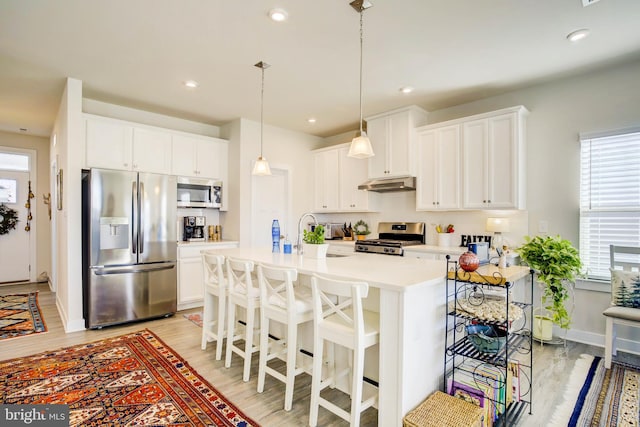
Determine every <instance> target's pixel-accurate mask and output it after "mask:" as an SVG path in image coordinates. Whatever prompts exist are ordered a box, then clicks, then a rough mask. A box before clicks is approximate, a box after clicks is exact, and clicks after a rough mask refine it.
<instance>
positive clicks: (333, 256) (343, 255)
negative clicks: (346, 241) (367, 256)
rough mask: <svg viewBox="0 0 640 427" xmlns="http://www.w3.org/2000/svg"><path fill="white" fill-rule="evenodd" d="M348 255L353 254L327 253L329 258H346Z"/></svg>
mask: <svg viewBox="0 0 640 427" xmlns="http://www.w3.org/2000/svg"><path fill="white" fill-rule="evenodd" d="M347 256H351V255H347V254H327V258H344V257H347Z"/></svg>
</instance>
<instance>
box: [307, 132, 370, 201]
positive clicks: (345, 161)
mask: <svg viewBox="0 0 640 427" xmlns="http://www.w3.org/2000/svg"><path fill="white" fill-rule="evenodd" d="M348 152H349V144H341V145H337V146H334V147H329V148H323V149H320V150H316V151H314V152H313V164H314V174H315V175H314V184H315V185H314V212H317V213H320V212H366V211H368V210H369V209H370V206H369V198H370V194H369V192H368V191H363V190H358V185H360V184H362V183H363V182H364V181H366V180H367V169H368V162H367V161H366V160H363V159H354V158H351V157H347V153H348Z"/></svg>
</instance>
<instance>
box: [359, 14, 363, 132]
mask: <svg viewBox="0 0 640 427" xmlns="http://www.w3.org/2000/svg"><path fill="white" fill-rule="evenodd" d="M363 15H364V9H361V10H360V135H362V50H363V48H362V43H363V39H364V31H363V28H362V27H363V21H364V20H363Z"/></svg>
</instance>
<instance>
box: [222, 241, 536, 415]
mask: <svg viewBox="0 0 640 427" xmlns="http://www.w3.org/2000/svg"><path fill="white" fill-rule="evenodd" d="M216 252H219V253H221V254H223V255H226V256H232V257H237V258H244V259H250V260H253V261H254V262H256V263H265V264H270V265H276V266H281V267H294V268H296V269H297V270H298V274H299V277H300V282H301V283H302V284H304V283H305V282H306V283H308V278H309V277H310V276H311V275H312V274H314V273H317V274H321V275H326V276H329V277H333V278H337V279H342V280H360V281H366V282H368V283H369V286H370V292H369V296H368V298H367V299H366V300H365V302H364V303H365V307H366V308H367V309H369V310H374V311H378V312H379V313H380V344H379V346H378V348H377V354H376V355H374V356H377V357H370V354H369V353H367V357H366V358H365V364H367V367H365V376H366V377H369V378H372V379H374V380H377V381H378V383H379V388H378V393H379V403H378V425H379V426H385V427H387V426H401V425H402V417H403V416H404V415H405V414H406V413H407V412H409V411H410V410H411V409H413V408H414V407H415V406H417V405H418V404H419V403H421V402H422V401H423V400H424V399H425V398H426V397H427V396H428V395H429V394H431V393H432V392H433V391H435V390H438V389H441V387H442V371H443V363H444V362H443V360H444V359H443V358H444V344H445V339H444V338H445V336H444V335H445V315H446V313H445V276H446V261H441V260H425V259H418V258H407V257H400V256H389V255H377V254H367V253H356V252H354V253H351V254H349V255H346V254H337V255H336V254H333V255H334V256H331V254H330V255H329V256H328V257H327V258H324V259H312V258H306V257H304V256H298V255H296V254H295V253H294V254H283V253H271V249H270V248H221V249H216ZM520 268H521V267H512V268H511V269H504V270H509V274H508V275H507V276H508V277H509V279H510V280H514V281H515V280H517V278H516V276H515V274H516V273H518V274H519V269H520ZM522 269H523V270H525V271H526V272H528V271H529V270H528V268H522ZM516 270H518V271H516ZM505 273H507V272H506V271H505ZM309 350H312V348H310V349H309ZM372 369H373V371H372Z"/></svg>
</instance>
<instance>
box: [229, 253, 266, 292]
mask: <svg viewBox="0 0 640 427" xmlns="http://www.w3.org/2000/svg"><path fill="white" fill-rule="evenodd" d="M253 267H254V264H253V261H250V260H247V259H238V258H231V257H227V280H228V281H229V292H230V293H233V294H246V295H252V294H253V293H254V292H255V293H258V289H257V288H256V287H255V285H254V284H253V277H252V273H253Z"/></svg>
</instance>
